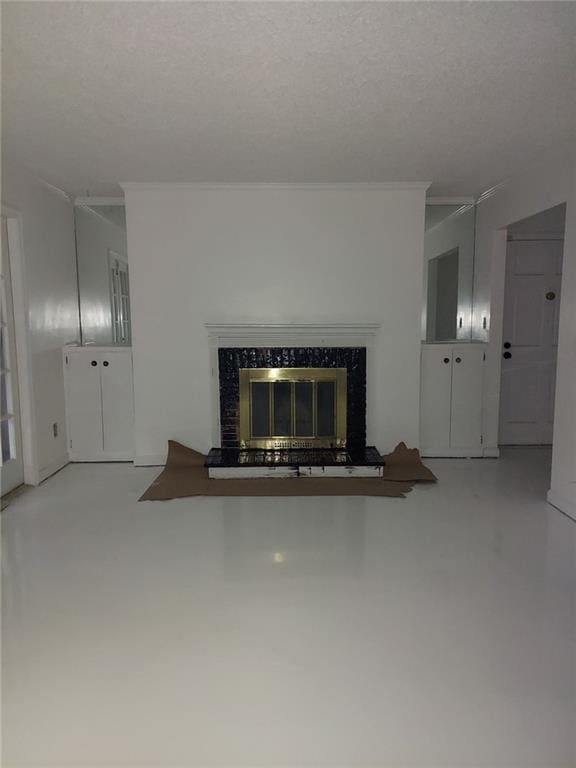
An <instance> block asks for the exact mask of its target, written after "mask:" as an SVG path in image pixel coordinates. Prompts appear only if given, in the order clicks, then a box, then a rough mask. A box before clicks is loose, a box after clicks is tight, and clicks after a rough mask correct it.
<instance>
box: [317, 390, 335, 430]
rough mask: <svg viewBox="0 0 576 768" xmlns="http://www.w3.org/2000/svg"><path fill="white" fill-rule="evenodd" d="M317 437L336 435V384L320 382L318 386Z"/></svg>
mask: <svg viewBox="0 0 576 768" xmlns="http://www.w3.org/2000/svg"><path fill="white" fill-rule="evenodd" d="M316 393H317V394H316V402H317V406H316V407H317V416H316V419H317V429H316V432H317V435H318V437H332V436H333V435H335V434H336V416H335V405H336V382H335V381H319V382H318V383H317V384H316Z"/></svg>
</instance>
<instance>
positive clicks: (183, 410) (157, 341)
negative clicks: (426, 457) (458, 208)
mask: <svg viewBox="0 0 576 768" xmlns="http://www.w3.org/2000/svg"><path fill="white" fill-rule="evenodd" d="M425 186H426V185H420V186H418V187H411V186H409V185H405V186H404V188H400V187H401V185H398V188H387V187H385V186H383V187H380V188H377V189H376V188H366V187H356V188H354V187H346V188H342V187H341V188H337V187H334V188H328V187H326V188H325V187H323V188H321V189H318V188H313V187H312V188H302V187H299V188H289V187H284V188H277V187H274V188H265V187H264V188H262V187H258V186H256V187H250V186H248V187H243V188H225V187H222V188H218V187H216V188H198V187H194V186H193V185H188V186H187V185H169V184H167V185H138V184H136V185H126V186H125V192H126V213H127V229H128V249H129V254H130V270H131V294H132V321H133V352H134V387H135V418H136V436H135V437H136V457H137V461H138V462H139V463H146V462H152V463H153V462H158V461H161V460H162V458H163V456H164V455H165V451H166V441H167V440H168V439H169V438H173V439H176V440H181V441H182V442H184V443H186V444H188V445H190V446H192V447H194V448H196V449H199V450H202V451H206V450H208V449H209V448H210V447H211V443H212V439H211V407H212V403H211V396H210V394H211V387H210V382H211V379H210V355H209V346H208V337H207V332H206V329H205V328H204V323H207V322H216V323H217V322H229V323H233V322H263V323H290V322H317V323H321V322H326V323H332V322H376V323H378V322H379V323H381V324H382V330H381V333H380V334H379V337H378V342H377V349H376V355H377V358H378V359H377V361H376V362H375V365H374V370H375V375H374V381H371V382H369V386H372V387H374V388H376V391H377V393H378V406H377V412H376V413H372V414H369V419H368V439H369V442H372V443H373V444H376V445H377V446H378V447H379V448H380V449H381V450H388V449H390V448H392V447H394V445H395V444H396V443H397V442H398V441H399V440H405V441H406V442H407V443H408V444H411V445H416V444H417V442H418V426H419V425H418V422H419V414H418V411H419V407H418V403H419V381H420V373H419V367H420V362H419V361H420V314H421V301H422V258H423V238H424V202H425V201H424V195H425Z"/></svg>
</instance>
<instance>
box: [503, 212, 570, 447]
mask: <svg viewBox="0 0 576 768" xmlns="http://www.w3.org/2000/svg"><path fill="white" fill-rule="evenodd" d="M565 213H566V206H565V205H558V206H555V207H554V208H550V209H548V210H546V211H542V212H541V213H538V214H536V215H534V216H530V217H529V218H527V219H522V220H521V221H518V222H516V223H514V224H512V225H511V226H509V227H508V243H507V249H506V278H505V290H504V322H503V336H502V376H501V385H500V424H499V444H500V445H550V444H551V443H552V437H553V427H554V395H555V388H556V363H557V352H558V321H559V309H560V295H561V283H562V258H563V251H564V221H565Z"/></svg>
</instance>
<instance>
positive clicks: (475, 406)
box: [450, 344, 484, 448]
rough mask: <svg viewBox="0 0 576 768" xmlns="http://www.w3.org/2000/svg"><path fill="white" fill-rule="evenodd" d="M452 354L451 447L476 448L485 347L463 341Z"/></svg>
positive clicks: (480, 418)
mask: <svg viewBox="0 0 576 768" xmlns="http://www.w3.org/2000/svg"><path fill="white" fill-rule="evenodd" d="M452 356H453V362H452V410H451V417H450V446H451V447H452V448H472V447H477V446H479V445H480V444H481V442H482V390H483V385H484V376H483V372H484V348H483V347H476V346H474V345H473V344H467V345H464V344H462V345H461V346H459V347H455V348H454V350H453V353H452Z"/></svg>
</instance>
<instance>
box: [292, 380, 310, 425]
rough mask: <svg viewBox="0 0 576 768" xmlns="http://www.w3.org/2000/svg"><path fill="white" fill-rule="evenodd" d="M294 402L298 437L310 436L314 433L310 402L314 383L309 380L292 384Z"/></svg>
mask: <svg viewBox="0 0 576 768" xmlns="http://www.w3.org/2000/svg"><path fill="white" fill-rule="evenodd" d="M294 389H295V402H296V429H295V434H296V435H297V436H298V437H312V436H313V435H314V418H313V412H312V402H313V397H314V384H313V382H311V381H297V382H296V383H295V384H294Z"/></svg>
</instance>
